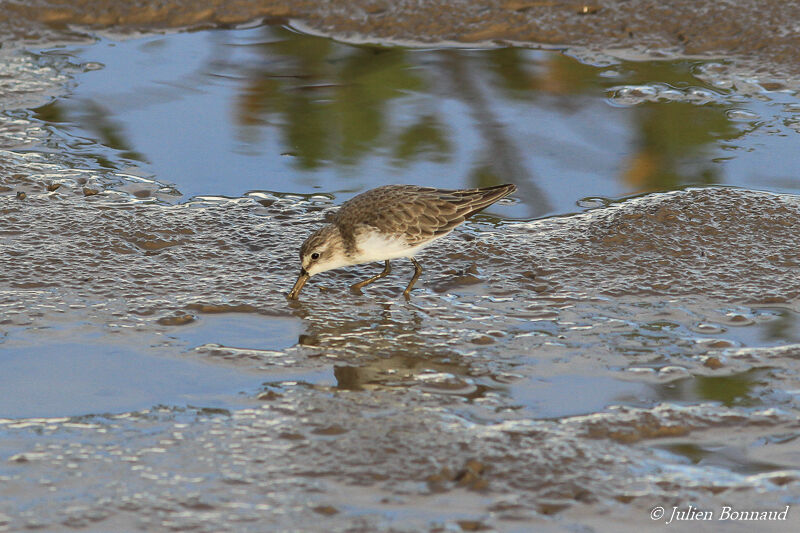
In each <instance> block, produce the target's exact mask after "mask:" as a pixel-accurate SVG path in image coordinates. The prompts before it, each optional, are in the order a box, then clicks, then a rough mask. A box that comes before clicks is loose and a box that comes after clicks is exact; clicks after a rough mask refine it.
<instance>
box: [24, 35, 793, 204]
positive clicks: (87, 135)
mask: <svg viewBox="0 0 800 533" xmlns="http://www.w3.org/2000/svg"><path fill="white" fill-rule="evenodd" d="M44 54H45V55H47V56H56V57H66V58H67V59H68V61H69V62H71V63H73V64H75V65H76V66H77V68H80V69H83V70H87V72H86V73H85V74H82V75H79V76H78V77H77V79H76V82H77V85H76V86H75V87H74V88H73V89H72V91H71V92H70V94H69V95H68V96H67V97H64V98H59V99H56V100H55V101H53V102H52V103H49V104H47V105H46V106H43V107H40V108H38V109H36V110H35V112H34V113H33V114H32V118H33V119H35V120H38V121H42V125H43V126H44V127H45V128H47V129H52V130H53V131H55V132H56V133H57V135H56V136H54V140H55V145H50V147H51V148H53V149H55V150H59V151H61V150H67V151H69V152H71V153H73V154H80V155H81V156H83V158H85V159H86V164H87V165H89V166H90V167H93V168H103V169H114V170H119V171H123V172H127V173H133V174H136V175H140V176H145V177H150V178H157V179H158V181H160V182H162V183H166V184H168V185H170V186H173V187H175V188H176V189H177V191H179V192H180V193H181V195H178V194H175V195H174V196H167V195H162V196H160V198H161V199H170V200H172V201H180V200H181V199H184V200H185V199H186V198H187V197H194V196H207V195H212V196H232V197H238V196H241V195H243V194H245V193H246V192H248V191H256V190H266V191H277V192H285V193H292V194H315V193H323V194H326V195H332V196H334V197H335V198H336V200H337V201H341V200H345V199H347V198H349V197H351V196H353V195H354V194H357V193H358V192H360V191H363V190H365V189H367V188H370V187H374V186H377V185H383V184H388V183H420V184H428V183H431V184H436V185H437V186H440V187H451V188H456V187H471V186H481V185H492V184H497V183H503V182H513V183H516V184H517V185H518V186H519V187H520V192H519V194H518V195H517V198H518V199H519V200H520V203H519V204H517V205H516V206H495V207H493V208H492V209H490V212H492V213H496V214H498V215H501V216H503V217H506V218H508V217H513V218H535V217H540V216H545V215H553V214H564V213H570V212H575V211H582V210H585V209H589V208H592V207H597V206H602V205H605V204H607V203H608V202H609V201H612V200H614V199H618V198H622V197H626V196H630V195H633V194H641V193H645V192H651V191H657V190H669V189H673V188H677V187H682V186H686V185H713V184H724V185H737V186H743V187H748V188H755V189H760V190H773V191H781V192H795V193H796V192H800V179H798V175H800V172H799V170H800V163H798V160H797V158H796V157H795V150H793V149H792V148H794V146H795V145H796V140H795V137H796V135H797V131H798V129H800V107H798V105H797V100H796V98H794V97H792V96H790V95H786V94H784V93H782V92H769V91H766V90H759V91H757V92H756V93H755V94H751V95H748V96H747V97H745V96H742V95H741V94H738V93H737V91H736V90H735V89H736V87H729V86H726V85H723V86H719V83H715V79H714V69H715V68H717V67H719V66H721V65H720V64H719V63H717V62H713V61H687V60H684V61H663V62H632V61H609V62H608V64H605V65H603V66H599V67H597V66H590V65H585V64H582V63H580V62H579V61H577V60H574V59H572V58H570V57H567V56H565V55H562V54H559V53H554V52H544V51H536V50H525V49H514V48H504V49H498V50H436V49H433V50H425V49H402V48H387V47H377V46H366V45H364V46H351V45H346V44H339V43H336V42H333V41H330V40H328V39H323V38H319V37H310V36H307V35H303V34H300V33H297V32H294V31H291V30H289V29H285V28H281V27H272V26H265V27H258V28H253V29H245V30H227V31H213V32H195V33H186V34H179V35H169V36H155V37H147V38H143V39H132V40H129V41H122V42H118V41H109V40H101V41H99V42H98V43H96V44H93V45H91V46H89V47H85V48H78V49H75V48H67V49H56V50H51V51H47V52H44ZM131 80H134V81H132V82H131ZM131 187H132V188H133V189H135V190H132V191H131V192H133V193H134V194H137V195H139V196H140V197H142V198H147V197H150V195H151V193H153V191H152V190H150V191H148V189H147V187H141V186H140V187H138V188H137V187H135V184H132V185H131Z"/></svg>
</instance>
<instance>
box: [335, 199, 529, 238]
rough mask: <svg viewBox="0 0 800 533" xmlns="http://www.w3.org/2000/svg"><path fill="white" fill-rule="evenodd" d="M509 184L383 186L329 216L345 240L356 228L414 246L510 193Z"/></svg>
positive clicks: (447, 229) (451, 227)
mask: <svg viewBox="0 0 800 533" xmlns="http://www.w3.org/2000/svg"><path fill="white" fill-rule="evenodd" d="M516 189H517V188H516V186H515V185H512V184H506V185H498V186H495V187H485V188H480V189H460V190H449V189H435V188H432V187H419V186H416V185H385V186H383V187H377V188H375V189H371V190H369V191H366V192H364V193H362V194H359V195H358V196H356V197H354V198H352V199H350V200H348V201H347V202H345V203H343V204H342V206H341V207H340V208H339V210H338V211H337V212H336V213H335V214H334V215H333V217H332V222H333V223H334V224H336V226H338V227H339V230H340V231H341V232H342V235H343V237H344V238H345V243H346V244H347V241H348V240H350V241H354V238H355V232H356V231H359V228H363V227H364V226H369V227H371V228H374V229H377V230H378V231H380V232H381V233H384V234H387V235H394V236H402V237H403V238H404V239H405V240H406V241H407V242H408V244H409V245H418V244H422V243H425V242H427V241H430V240H432V239H435V238H436V237H440V236H442V235H445V234H447V233H449V232H450V231H451V230H452V229H453V228H455V227H456V226H458V225H459V224H461V223H462V222H464V221H465V220H466V219H467V218H469V217H470V216H472V215H474V214H475V213H477V212H478V211H480V210H482V209H484V208H486V207H488V206H490V205H491V204H493V203H495V202H496V201H498V200H500V199H501V198H503V197H505V196H507V195H509V194H511V193H513V192H514V191H515V190H516Z"/></svg>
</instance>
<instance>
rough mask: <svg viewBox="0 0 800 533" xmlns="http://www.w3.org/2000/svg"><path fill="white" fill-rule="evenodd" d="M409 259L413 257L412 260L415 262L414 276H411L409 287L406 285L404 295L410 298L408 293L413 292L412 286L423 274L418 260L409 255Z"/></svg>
mask: <svg viewBox="0 0 800 533" xmlns="http://www.w3.org/2000/svg"><path fill="white" fill-rule="evenodd" d="M409 259H411V262H412V263H414V277H413V278H411V281H409V282H408V287H406V290H404V291H403V296H405V297H406V298H408V295H409V294H410V293H411V287H413V286H414V284H415V283H416V282H417V280H418V279H419V275H420V274H422V267H421V266H419V263H417V260H416V259H414V258H413V257H409Z"/></svg>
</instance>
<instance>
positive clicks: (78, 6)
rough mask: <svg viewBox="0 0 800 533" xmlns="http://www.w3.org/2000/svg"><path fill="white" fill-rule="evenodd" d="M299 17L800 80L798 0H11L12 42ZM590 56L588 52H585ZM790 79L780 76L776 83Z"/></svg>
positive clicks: (372, 36)
mask: <svg viewBox="0 0 800 533" xmlns="http://www.w3.org/2000/svg"><path fill="white" fill-rule="evenodd" d="M264 18H267V19H270V18H272V19H274V18H280V19H287V20H288V19H293V20H296V21H298V22H299V23H302V25H303V26H304V27H306V28H307V29H310V30H313V31H317V32H322V33H325V34H326V35H333V36H338V37H343V38H352V39H357V40H358V39H366V40H371V41H376V40H377V41H385V40H397V41H408V42H419V43H441V42H453V43H461V44H474V43H501V44H502V43H504V42H514V43H526V44H534V45H546V46H556V47H568V48H573V49H576V50H581V49H584V50H590V51H592V52H609V53H611V54H612V55H614V54H620V55H623V56H628V55H631V54H634V55H639V54H641V55H644V56H650V57H659V56H662V57H663V56H681V55H689V56H696V55H705V56H724V57H730V58H735V59H738V60H739V61H741V65H740V66H741V67H743V68H746V69H747V70H750V71H751V72H754V73H758V72H760V73H762V74H764V75H765V76H773V77H777V78H780V77H785V76H789V77H791V78H792V79H794V77H795V76H796V75H797V74H798V66H797V65H800V56H799V55H798V54H800V52H798V50H800V36H798V34H797V32H796V31H795V30H796V28H795V27H794V21H796V20H798V19H799V18H800V6H798V5H797V4H796V3H792V2H789V3H787V2H780V1H777V0H776V1H769V2H763V1H757V0H748V1H744V2H736V3H730V2H700V3H698V2H692V1H683V2H669V3H667V4H665V3H664V2H658V1H655V0H652V1H645V2H636V3H631V2H627V1H625V0H605V1H601V2H538V1H524V0H497V1H492V2H488V3H487V2H480V3H477V2H448V1H438V2H424V3H421V4H420V3H417V2H389V1H383V0H368V1H367V0H352V1H340V2H326V3H319V2H303V1H300V2H291V3H290V4H289V3H286V2H275V1H268V2H254V1H247V0H239V1H237V2H221V1H217V2H205V3H204V4H203V5H202V6H197V5H196V4H195V3H193V2H186V1H181V0H173V1H169V2H135V3H124V4H119V3H115V2H107V1H103V0H82V1H79V2H71V3H70V5H69V6H67V5H64V4H61V3H56V2H50V1H47V0H37V1H35V2H9V1H6V2H3V10H2V12H0V27H2V28H3V33H4V35H5V37H4V39H3V41H4V45H5V46H14V43H15V42H17V43H18V42H19V41H21V40H31V41H51V42H52V41H60V40H74V39H76V38H81V35H84V34H83V30H81V29H80V28H81V27H85V28H87V29H88V30H89V31H101V30H108V31H112V32H130V31H157V30H164V29H173V28H187V27H219V26H225V25H231V24H240V23H244V22H249V21H253V20H257V19H264ZM581 53H585V52H581ZM774 81H775V82H776V83H781V81H780V80H774Z"/></svg>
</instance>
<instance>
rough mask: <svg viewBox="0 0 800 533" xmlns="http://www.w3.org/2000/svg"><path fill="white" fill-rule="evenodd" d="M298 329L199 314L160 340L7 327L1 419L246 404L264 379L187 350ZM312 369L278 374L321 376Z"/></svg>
mask: <svg viewBox="0 0 800 533" xmlns="http://www.w3.org/2000/svg"><path fill="white" fill-rule="evenodd" d="M299 331H300V327H299V325H298V323H297V322H296V321H294V320H291V319H286V318H283V319H282V318H265V317H262V316H257V315H256V316H252V315H242V314H236V313H233V314H224V315H201V317H200V319H199V320H198V322H196V323H194V324H191V325H189V326H182V327H176V328H172V329H169V330H167V332H166V334H164V336H165V337H167V339H169V340H168V341H166V342H164V341H163V337H162V336H160V335H153V334H152V333H150V334H148V333H144V332H141V333H139V334H138V335H135V334H132V332H122V333H112V332H109V331H102V330H99V331H98V329H97V328H96V327H93V326H92V325H90V324H88V323H84V324H69V325H59V326H56V327H44V328H36V327H31V328H19V329H12V330H10V331H7V332H5V335H4V337H3V338H2V339H3V340H2V343H0V360H2V366H3V372H2V375H0V388H2V390H3V392H4V394H3V396H2V400H0V418H26V417H60V416H82V415H92V414H102V413H121V412H130V411H138V410H142V409H149V408H151V407H154V406H157V405H162V406H176V407H181V406H197V407H204V408H225V409H234V408H243V407H247V406H250V405H252V401H251V398H252V396H253V395H255V393H256V392H257V391H258V390H259V388H260V386H261V384H262V383H263V382H264V376H263V375H260V374H257V373H254V372H252V369H250V371H243V370H241V369H237V367H235V366H234V367H220V366H219V365H213V364H209V363H210V361H209V360H205V359H204V358H201V357H196V356H194V351H193V350H196V349H197V348H198V347H202V345H211V346H214V347H216V348H217V349H224V347H225V346H238V347H240V352H245V353H246V352H248V351H249V350H248V349H252V351H256V352H258V351H259V350H262V351H263V350H278V349H282V348H286V347H288V346H290V345H292V344H294V343H295V342H296V341H297V336H298V334H299ZM238 355H239V356H240V357H243V355H242V354H241V353H240V354H238ZM318 373H319V372H316V373H315V372H305V371H295V372H294V374H292V375H286V374H285V375H282V377H283V378H284V379H289V378H294V379H298V380H306V381H311V382H318V381H319V382H322V381H324V376H322V375H320V376H319V377H317V374H318ZM327 374H330V372H327Z"/></svg>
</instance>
